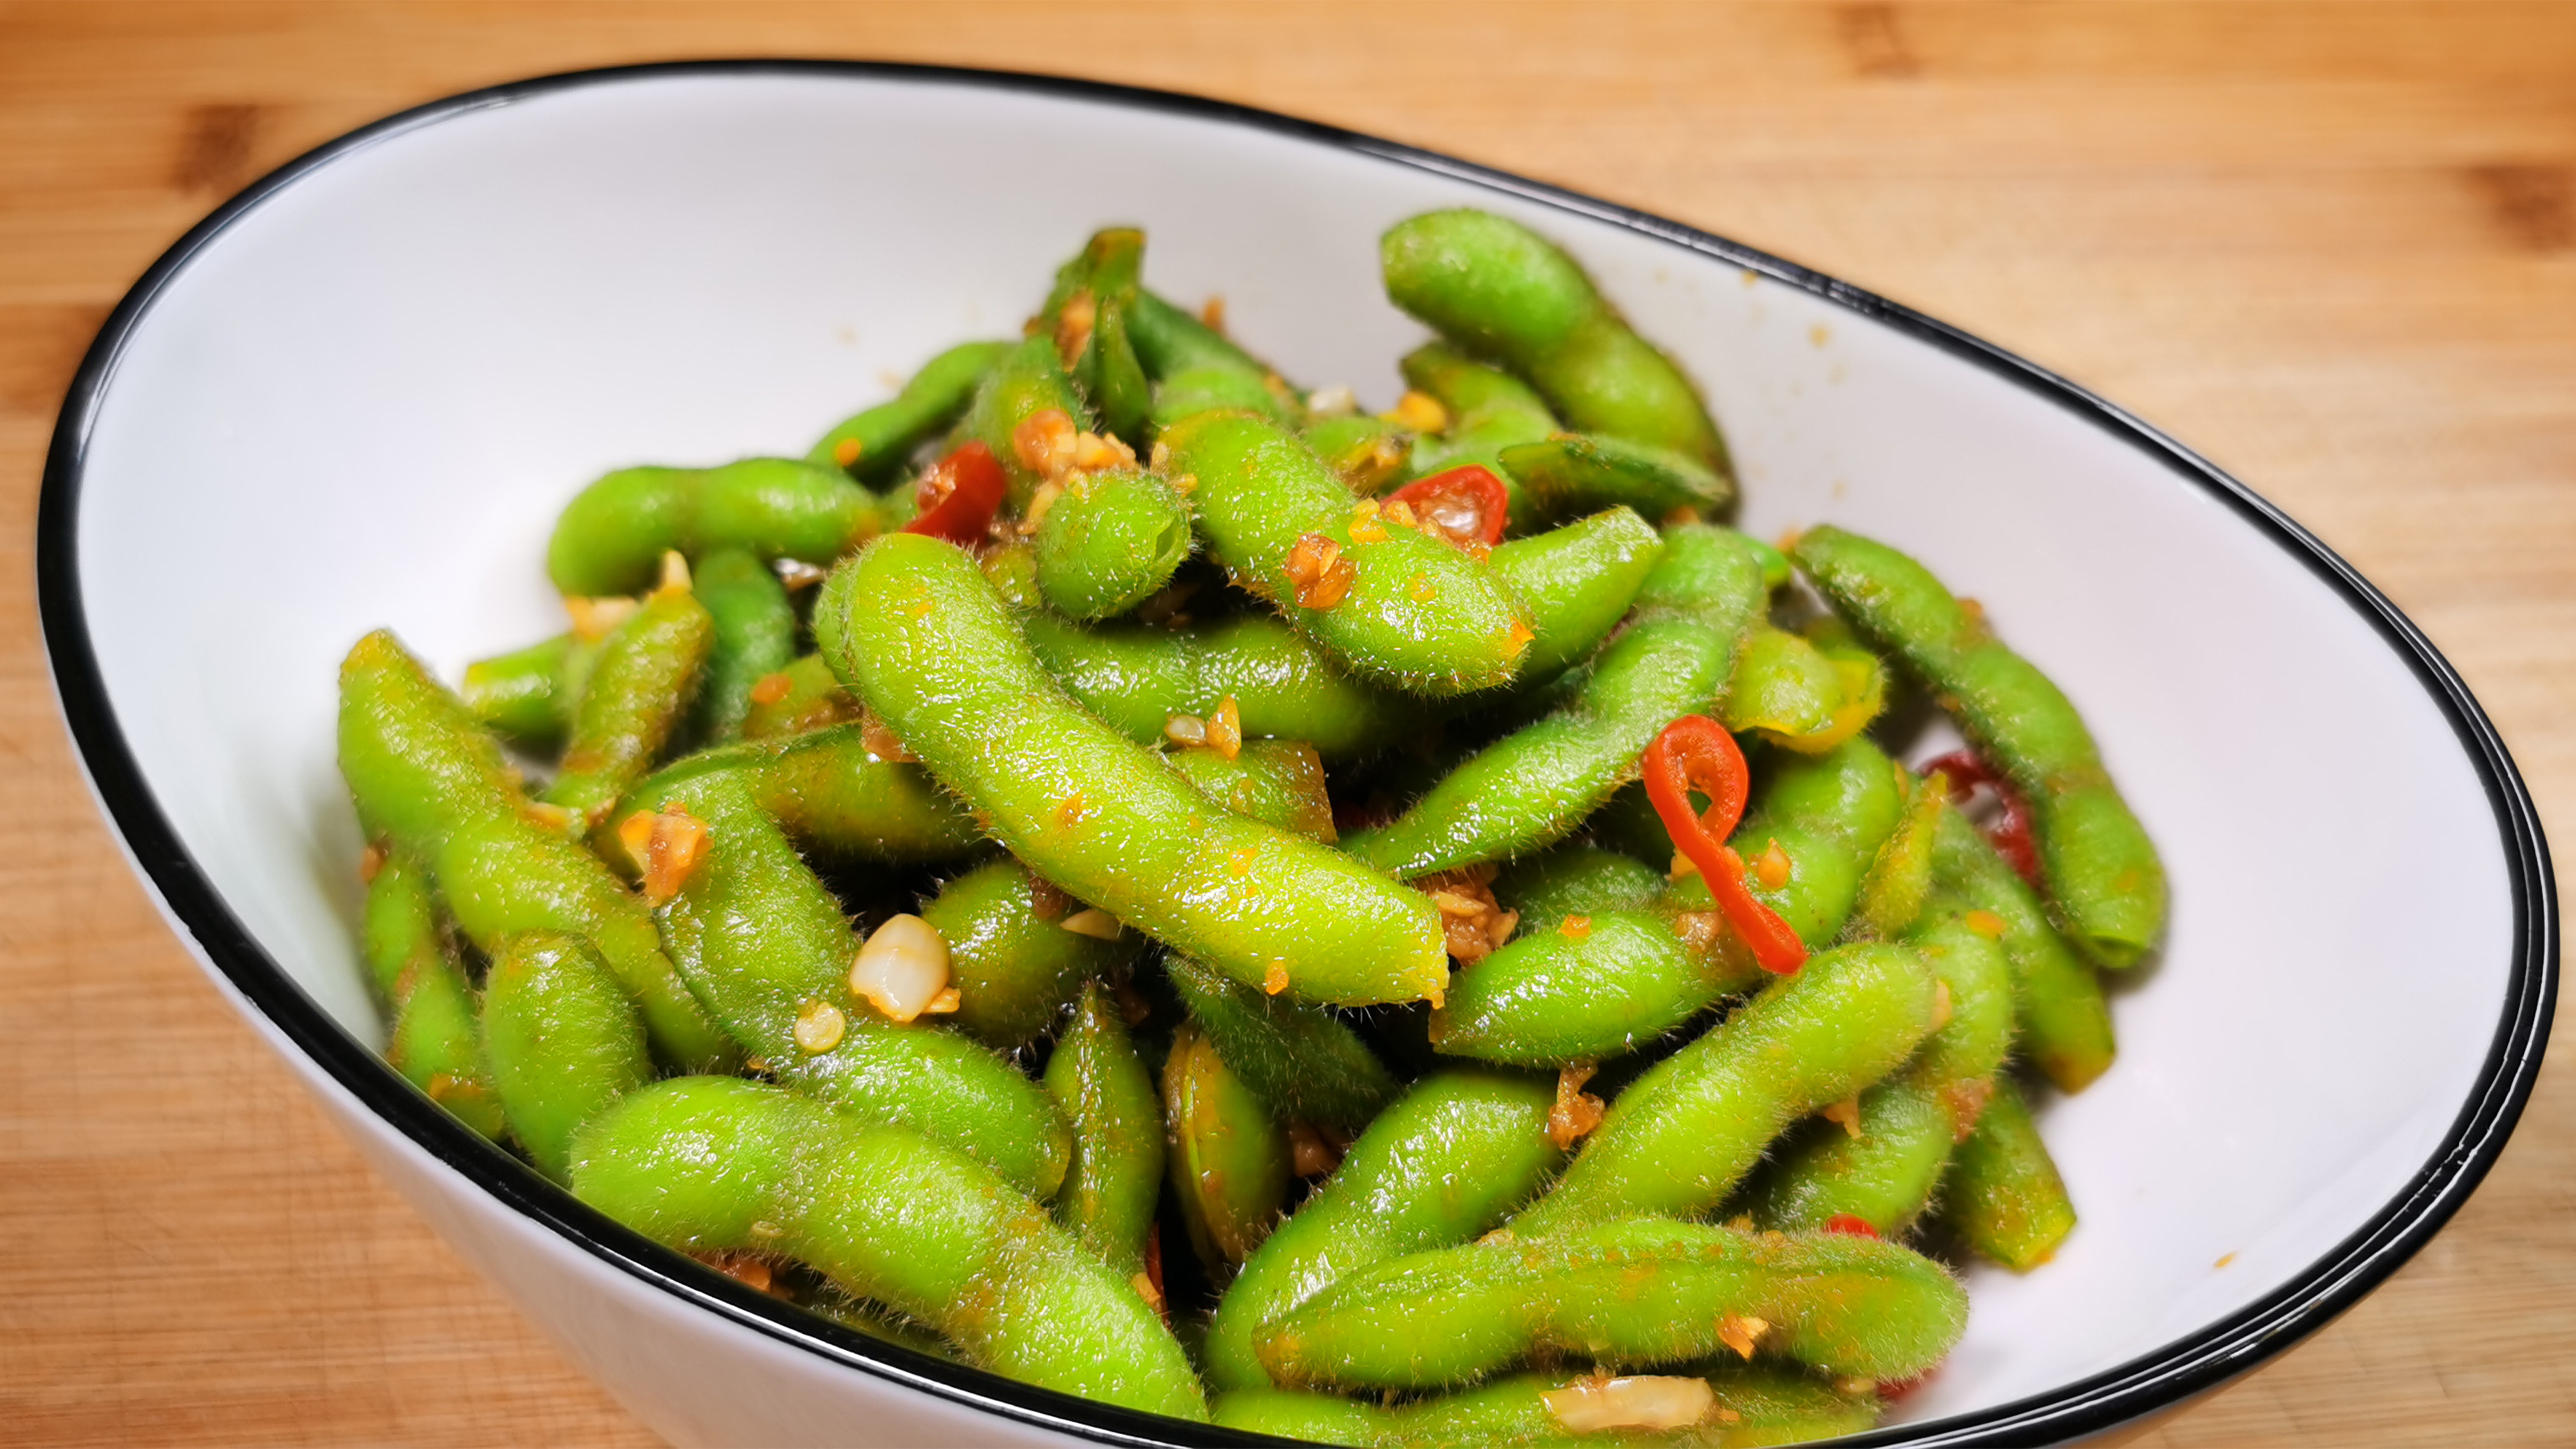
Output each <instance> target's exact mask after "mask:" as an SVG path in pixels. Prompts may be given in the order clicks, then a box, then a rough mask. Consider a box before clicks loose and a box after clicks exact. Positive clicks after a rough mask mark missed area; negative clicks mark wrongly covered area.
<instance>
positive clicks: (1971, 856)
mask: <svg viewBox="0 0 2576 1449" xmlns="http://www.w3.org/2000/svg"><path fill="white" fill-rule="evenodd" d="M1932 856H1933V858H1932V878H1933V881H1934V883H1935V884H1936V885H1937V886H1938V887H1939V888H1940V889H1941V890H1943V891H1946V892H1948V893H1949V894H1951V895H1954V896H1956V897H1958V898H1959V899H1960V900H1961V901H1962V902H1964V903H1965V904H1966V905H1968V906H1969V907H1971V908H1973V909H1975V910H1979V911H1982V912H1984V913H1986V915H1987V916H1988V917H1990V918H1991V924H1992V926H1993V927H1994V928H1996V929H1999V930H2000V931H2001V935H2000V936H1999V937H1998V938H1997V939H1998V940H2000V941H2001V942H2002V944H2003V948H2004V957H2005V959H2006V960H2008V961H2010V962H2011V963H2012V969H2013V1009H2014V1011H2015V1013H2016V1015H2017V1016H2018V1017H2019V1019H2020V1025H2021V1045H2022V1051H2023V1053H2024V1054H2025V1055H2027V1056H2028V1057H2029V1058H2030V1060H2031V1062H2032V1064H2033V1065H2035V1066H2037V1067H2038V1068H2039V1069H2040V1071H2041V1072H2042V1073H2044V1074H2045V1075H2046V1076H2047V1077H2048V1079H2049V1080H2050V1081H2051V1082H2054V1083H2056V1085H2057V1088H2058V1090H2060V1091H2064V1092H2080V1091H2083V1090H2084V1089H2085V1088H2086V1087H2088V1086H2091V1085H2092V1084H2093V1079H2094V1078H2096V1077H2099V1076H2100V1075H2102V1073H2104V1072H2105V1071H2108V1070H2109V1069H2110V1066H2111V1060H2112V1058H2113V1057H2114V1056H2116V1055H2117V1054H2118V1050H2119V1048H2118V1043H2117V1041H2116V1039H2115V1038H2114V1036H2113V1034H2112V1030H2111V1004H2110V1002H2109V1001H2108V1000H2106V999H2105V998H2104V997H2103V995H2102V982H2101V979H2100V978H2099V977H2097V976H2095V975H2094V973H2093V967H2092V966H2091V965H2090V964H2089V963H2087V962H2086V961H2085V960H2084V958H2083V957H2082V956H2079V955H2077V954H2076V952H2075V948H2074V947H2073V946H2072V945H2070V944H2068V942H2067V940H2066V938H2065V937H2063V936H2061V935H2059V934H2058V933H2057V928H2056V927H2055V926H2053V925H2051V924H2049V920H2048V911H2047V909H2046V907H2044V906H2042V905H2041V904H2040V899H2039V893H2038V892H2037V891H2034V890H2032V889H2031V888H2030V886H2029V884H2028V883H2027V882H2025V881H2024V880H2023V879H2022V878H2021V876H2020V874H2019V873H2018V872H2016V871H2015V870H2014V869H2013V868H2012V867H2011V866H2010V865H2009V864H2007V863H2005V861H2004V858H2003V857H2002V856H2001V855H1998V854H1996V852H1995V848H1994V846H1993V845H1991V844H1989V843H1988V842H1987V840H1986V838H1985V836H1983V835H1982V834H1980V833H1978V831H1977V827H1976V826H1975V825H1973V824H1971V823H1970V822H1969V820H1968V817H1966V816H1965V815H1962V814H1960V813H1959V812H1958V811H1956V810H1945V811H1943V812H1942V814H1941V818H1940V821H1939V823H1938V824H1937V825H1936V826H1935V827H1934V831H1933V837H1932Z"/></svg>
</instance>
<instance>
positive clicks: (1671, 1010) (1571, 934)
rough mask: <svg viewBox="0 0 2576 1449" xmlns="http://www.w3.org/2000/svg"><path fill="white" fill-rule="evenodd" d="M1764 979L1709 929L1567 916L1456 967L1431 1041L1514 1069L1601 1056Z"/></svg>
mask: <svg viewBox="0 0 2576 1449" xmlns="http://www.w3.org/2000/svg"><path fill="white" fill-rule="evenodd" d="M1709 909H1712V910H1713V909H1714V907H1710V908H1709ZM1764 979H1766V977H1765V975H1764V973H1763V971H1762V968H1761V967H1759V966H1757V965H1755V964H1754V962H1753V958H1752V956H1751V954H1750V953H1749V952H1747V951H1745V950H1744V949H1743V947H1742V946H1741V945H1740V944H1739V943H1738V942H1737V941H1736V940H1735V938H1734V937H1733V936H1731V935H1728V934H1726V933H1724V932H1723V931H1722V930H1720V929H1719V928H1717V927H1716V926H1715V925H1714V924H1712V925H1710V926H1709V927H1707V928H1705V935H1704V937H1703V939H1702V941H1701V942H1700V943H1694V942H1692V941H1687V940H1685V939H1683V937H1682V935H1681V934H1680V933H1679V932H1678V931H1677V930H1676V929H1675V925H1674V922H1673V921H1672V919H1671V918H1670V917H1668V916H1665V915H1663V914H1660V913H1657V912H1653V911H1621V910H1604V911H1596V912H1591V913H1585V914H1577V915H1570V916H1566V917H1563V918H1561V919H1560V920H1558V921H1557V922H1556V923H1555V924H1554V925H1552V926H1550V927H1549V928H1547V929H1545V930H1537V931H1523V932H1522V933H1521V934H1519V935H1517V936H1515V937H1513V938H1512V940H1511V942H1510V943H1509V944H1507V945H1505V946H1504V947H1502V949H1500V950H1498V951H1496V952H1494V954H1492V955H1490V956H1488V957H1486V958H1485V959H1484V960H1482V961H1479V962H1477V963H1475V964H1474V965H1472V966H1469V967H1467V968H1466V969H1465V970H1463V971H1460V972H1459V973H1458V975H1457V977H1456V979H1455V980H1453V981H1452V982H1451V983H1450V986H1449V997H1448V999H1447V1000H1446V1001H1445V1002H1443V1003H1442V1004H1441V1006H1440V1008H1439V1009H1438V1010H1436V1011H1434V1012H1432V1013H1431V1045H1432V1047H1433V1049H1435V1050H1437V1051H1439V1052H1441V1053H1443V1054H1444V1055H1448V1056H1457V1057H1473V1058H1475V1059H1476V1060H1478V1061H1487V1062H1506V1063H1510V1064H1512V1065H1515V1066H1526V1067H1566V1066H1571V1065H1573V1064H1575V1063H1577V1062H1598V1061H1606V1060H1608V1059H1610V1058H1612V1057H1617V1056H1624V1055H1626V1054H1627V1053H1629V1052H1632V1051H1635V1050H1636V1049H1638V1048H1639V1047H1641V1046H1644V1045H1645V1044H1647V1043H1648V1042H1651V1041H1653V1040H1654V1039H1656V1038H1657V1037H1660V1036H1662V1035H1663V1034H1664V1033H1666V1032H1668V1031H1671V1030H1673V1029H1674V1028H1675V1027H1678V1026H1680V1025H1681V1024H1682V1023H1684V1022H1686V1021H1688V1020H1690V1019H1691V1018H1692V1017H1695V1016H1697V1015H1699V1013H1700V1012H1702V1011H1704V1010H1706V1009H1708V1007H1709V1006H1710V1005H1712V1004H1714V1003H1715V1002H1717V1001H1718V1000H1719V999H1721V998H1723V997H1726V996H1731V995H1733V994H1735V993H1736V992H1739V991H1744V990H1747V989H1749V988H1751V987H1752V986H1754V985H1755V984H1757V983H1758V982H1760V981H1762V980H1764Z"/></svg>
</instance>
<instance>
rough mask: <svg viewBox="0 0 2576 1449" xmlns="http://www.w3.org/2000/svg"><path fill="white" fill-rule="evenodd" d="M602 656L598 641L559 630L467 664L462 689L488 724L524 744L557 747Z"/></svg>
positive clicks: (478, 717)
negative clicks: (540, 639)
mask: <svg viewBox="0 0 2576 1449" xmlns="http://www.w3.org/2000/svg"><path fill="white" fill-rule="evenodd" d="M598 657H599V641H598V640H596V639H584V638H582V637H581V636H580V635H578V634H557V635H556V636H555V637H553V638H551V639H546V640H542V641H540V642H538V643H535V644H531V645H529V646H528V647H526V648H525V649H513V650H511V651H510V652H509V653H507V654H495V655H493V656H492V657H491V658H489V659H477V660H475V661H474V662H473V663H471V664H468V665H466V666H465V684H464V688H463V689H461V690H460V691H459V693H461V694H462V695H464V697H465V707H466V708H467V709H469V710H472V711H473V712H474V718H475V720H476V721H477V722H478V723H480V724H481V725H482V726H483V727H484V728H485V729H488V730H490V731H492V732H493V733H494V734H497V735H499V736H501V737H502V738H503V739H505V740H508V741H509V742H510V743H512V744H514V745H518V746H520V747H521V748H523V749H530V750H548V751H551V750H554V749H556V748H558V747H559V746H560V745H561V744H562V743H563V737H564V731H565V730H567V729H570V728H571V727H572V712H573V708H574V706H576V705H578V704H579V703H580V702H581V691H582V686H583V685H584V684H585V683H587V682H588V681H589V679H590V666H591V661H593V660H595V659H597V658H598Z"/></svg>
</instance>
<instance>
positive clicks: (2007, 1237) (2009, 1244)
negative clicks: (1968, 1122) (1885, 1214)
mask: <svg viewBox="0 0 2576 1449" xmlns="http://www.w3.org/2000/svg"><path fill="white" fill-rule="evenodd" d="M1941 1220H1942V1221H1943V1222H1945V1223H1947V1224H1949V1226H1950V1228H1951V1230H1952V1231H1954V1232H1956V1233H1957V1234H1958V1235H1959V1236H1960V1237H1961V1238H1963V1239H1965V1240H1966V1242H1967V1244H1968V1246H1969V1247H1971V1248H1974V1249H1976V1250H1977V1251H1978V1252H1979V1253H1981V1254H1983V1255H1984V1256H1986V1257H1989V1258H1992V1259H1994V1260H1995V1261H1996V1262H1998V1263H2001V1264H2003V1265H2004V1266H2005V1267H2007V1268H2010V1269H2012V1270H2013V1271H2014V1272H2016V1273H2027V1272H2029V1271H2030V1270H2031V1269H2033V1268H2036V1267H2038V1266H2039V1265H2040V1264H2042V1263H2045V1262H2047V1261H2048V1260H2049V1259H2051V1258H2053V1257H2055V1256H2057V1249H2058V1246H2059V1245H2060V1244H2062V1243H2064V1242H2065V1241H2066V1235H2067V1234H2068V1233H2071V1232H2073V1231H2075V1204H2074V1203H2073V1202H2071V1201H2069V1200H2068V1198H2067V1196H2066V1180H2065V1179H2064V1178H2061V1177H2059V1176H2058V1175H2057V1164H2056V1163H2055V1162H2054V1161H2052V1160H2051V1159H2050V1158H2049V1155H2048V1145H2047V1144H2046V1143H2044V1142H2042V1141H2040V1140H2039V1128H2038V1126H2037V1125H2036V1124H2034V1123H2033V1122H2032V1121H2031V1120H2030V1108H2029V1107H2028V1106H2027V1105H2025V1104H2024V1103H2023V1101H2022V1097H2021V1089H2020V1088H2018V1087H2016V1086H2014V1085H2013V1082H2012V1079H2011V1078H2009V1077H1998V1078H1996V1079H1995V1094H1994V1096H1993V1098H1992V1099H1991V1100H1989V1101H1988V1102H1987V1103H1986V1110H1985V1114H1984V1115H1983V1116H1981V1117H1979V1118H1978V1119H1977V1130H1976V1131H1974V1132H1972V1133H1970V1134H1968V1140H1967V1141H1965V1142H1962V1143H1960V1144H1959V1148H1958V1151H1957V1152H1956V1153H1954V1154H1952V1158H1951V1163H1950V1176H1949V1178H1948V1180H1947V1181H1945V1182H1944V1183H1943V1184H1942V1187H1941Z"/></svg>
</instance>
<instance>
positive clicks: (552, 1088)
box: [483, 931, 653, 1182]
mask: <svg viewBox="0 0 2576 1449" xmlns="http://www.w3.org/2000/svg"><path fill="white" fill-rule="evenodd" d="M483 1045H484V1050H485V1051H486V1052H487V1053H488V1054H489V1055H490V1057H491V1060H492V1085H493V1087H494V1089H495V1090H496V1091H497V1092H498V1094H499V1096H500V1099H501V1108H502V1111H503V1112H504V1113H505V1114H506V1115H507V1116H508V1117H509V1121H510V1135H511V1136H513V1137H515V1138H517V1139H518V1140H519V1145H520V1146H521V1147H523V1148H525V1149H527V1153H528V1158H529V1160H530V1161H532V1162H534V1163H536V1165H537V1169H538V1170H539V1171H541V1172H543V1173H544V1174H545V1175H546V1176H548V1177H551V1178H553V1179H554V1180H555V1181H557V1182H561V1181H563V1180H564V1174H565V1172H566V1170H567V1169H568V1168H569V1166H570V1164H571V1161H572V1139H573V1133H574V1132H576V1131H577V1130H579V1129H580V1127H581V1124H583V1123H584V1122H587V1121H589V1120H590V1119H591V1118H593V1117H595V1116H598V1115H599V1114H600V1113H601V1112H602V1111H604V1110H606V1109H607V1107H608V1106H609V1104H610V1103H612V1102H615V1101H616V1100H617V1099H619V1098H620V1097H623V1096H625V1095H626V1094H627V1093H629V1092H632V1091H634V1090H635V1089H637V1088H638V1087H641V1086H643V1085H644V1084H645V1083H646V1082H649V1081H651V1080H653V1058H652V1056H651V1054H650V1053H648V1052H646V1051H645V1049H644V1023H643V1021H642V1020H641V1019H639V1018H638V1017H637V1015H636V1013H635V1003H634V1002H632V1001H630V1000H628V999H627V997H626V993H625V991H624V990H623V989H622V988H621V987H619V985H618V984H617V978H616V977H614V976H612V975H610V974H609V973H608V968H607V966H605V965H604V964H602V963H601V961H600V959H599V957H598V955H597V954H596V953H594V952H593V951H592V950H591V949H590V948H589V947H588V946H586V945H584V944H583V943H582V942H581V941H579V940H578V939H576V938H574V937H571V936H564V935H557V934H555V933H553V932H550V931H531V932H528V933H527V934H525V935H521V936H513V937H511V938H510V939H509V940H507V941H505V942H503V943H502V945H501V951H500V954H499V955H496V956H494V957H493V958H492V974H491V976H490V977H489V978H488V979H487V980H486V981H485V982H484V984H483Z"/></svg>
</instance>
